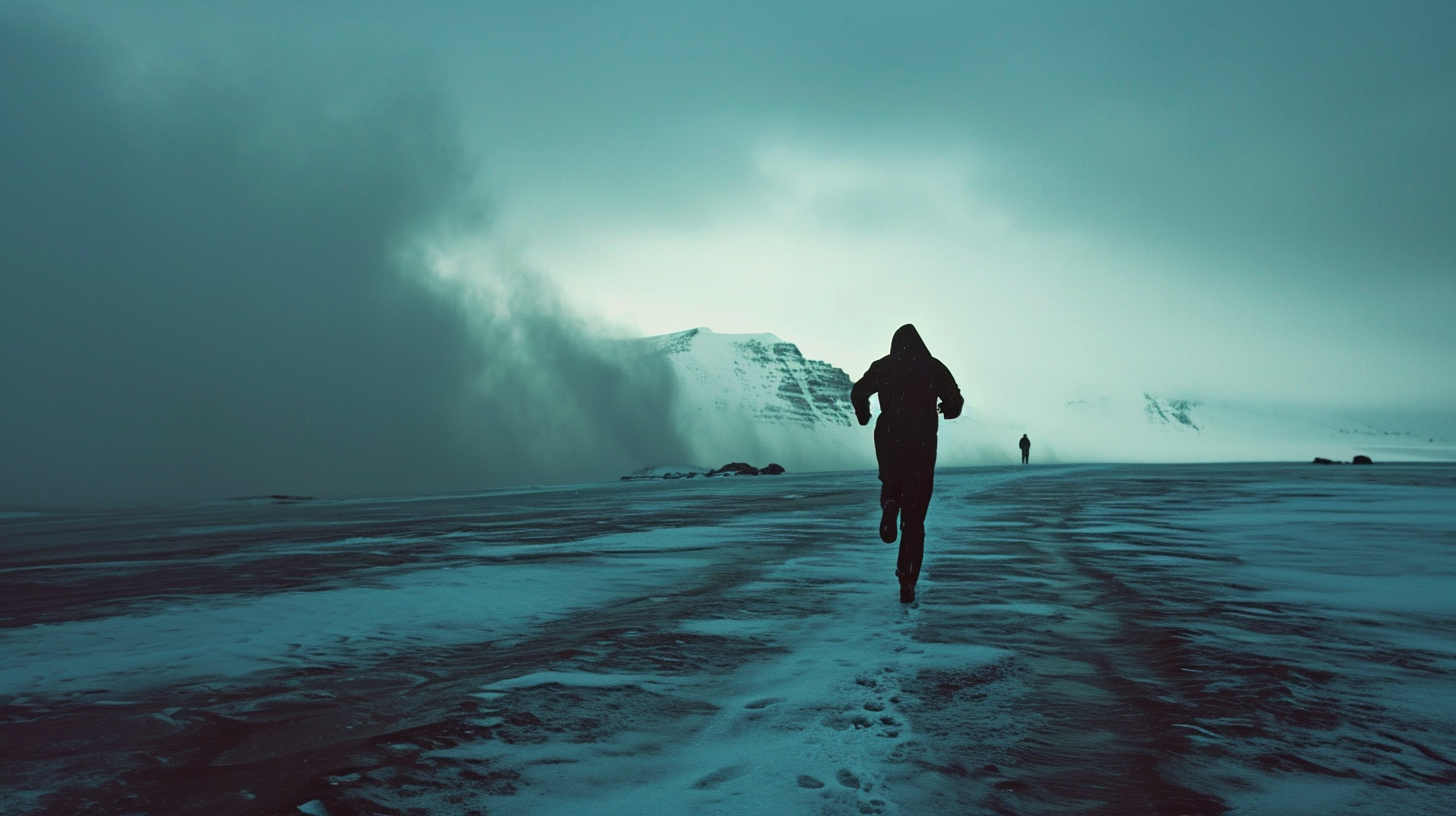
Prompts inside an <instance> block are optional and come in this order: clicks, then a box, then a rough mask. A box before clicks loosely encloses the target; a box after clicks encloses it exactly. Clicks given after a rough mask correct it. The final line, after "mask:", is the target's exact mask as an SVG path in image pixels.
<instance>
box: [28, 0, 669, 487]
mask: <svg viewBox="0 0 1456 816" xmlns="http://www.w3.org/2000/svg"><path fill="white" fill-rule="evenodd" d="M123 57H124V55H120V54H117V53H114V52H113V51H111V50H108V48H107V47H105V46H104V45H103V44H101V43H99V42H97V41H95V40H93V39H90V38H88V37H86V36H81V35H77V34H76V33H74V32H72V31H69V30H66V29H61V28H56V27H54V26H51V25H49V24H47V23H45V22H43V21H39V20H37V19H34V18H29V17H24V16H14V15H12V16H4V15H0V178H3V179H4V184H3V185H0V352H3V353H0V382H3V383H4V388H3V397H0V462H3V465H0V503H3V504H8V505H25V504H38V503H40V504H52V503H117V502H135V501H144V502H149V501H182V500H195V499H208V498H217V497H224V496H232V495H247V494H257V493H273V492H288V493H310V494H321V495H338V494H356V493H404V492H416V491H431V490H444V489H469V488H478V487H488V486H494V485H501V484H511V483H522V482H532V481H563V480H571V479H585V478H600V477H602V476H606V475H612V474H616V473H621V472H626V470H630V469H631V468H633V467H640V466H641V465H643V464H647V463H650V462H654V461H671V460H674V459H676V458H680V453H681V450H682V446H681V444H680V442H679V441H678V440H677V439H676V438H675V437H674V435H673V434H672V433H671V432H670V431H666V432H665V430H664V429H670V428H671V423H670V422H669V421H668V417H669V416H670V410H671V400H672V397H673V385H672V382H673V381H672V379H671V375H670V372H669V371H667V370H666V369H665V368H664V367H662V366H661V365H660V364H657V363H652V362H650V361H643V360H637V359H633V358H630V357H627V356H624V355H623V354H622V353H621V352H619V351H617V350H616V349H617V345H616V344H613V343H610V342H608V341H603V340H601V339H598V337H597V335H596V334H594V333H593V332H592V331H589V330H588V329H587V327H586V324H585V323H584V322H583V321H581V320H580V319H578V318H577V317H575V316H573V315H572V314H571V313H570V312H569V311H568V310H566V309H565V308H563V307H562V306H561V305H560V303H559V301H558V300H557V299H556V298H555V296H554V295H553V294H552V291H551V289H550V287H549V285H548V284H546V283H545V282H544V281H543V280H542V279H541V278H540V277H539V276H535V275H531V274H528V273H524V272H516V273H513V274H510V275H506V276H503V277H501V278H500V279H499V280H497V281H496V282H495V284H494V285H493V286H492V287H486V288H481V287H478V286H477V287H473V288H471V290H470V292H471V293H472V294H471V297H462V293H463V292H464V289H465V287H464V285H463V284H461V283H459V282H449V281H442V280H440V279H438V278H436V277H434V275H433V272H432V270H431V269H430V268H429V266H428V264H427V257H428V255H427V252H426V242H427V241H428V240H429V239H430V238H431V236H440V235H446V234H456V235H458V234H461V233H462V232H465V233H468V232H470V231H471V230H472V229H475V225H478V224H479V223H481V220H482V219H481V218H480V216H479V212H480V209H481V208H480V206H479V204H478V202H477V201H476V200H474V198H473V196H472V193H471V189H470V185H471V180H472V162H471V157H470V156H469V155H468V154H467V153H466V152H465V151H464V150H462V149H461V147H460V145H459V140H458V136H457V133H456V131H455V127H454V124H453V122H452V120H451V117H450V115H449V112H448V110H447V106H445V105H443V104H442V103H441V102H440V99H439V97H438V96H437V95H435V94H432V93H431V91H430V89H429V84H428V83H427V82H425V81H423V80H422V79H420V77H419V76H418V74H417V73H414V72H411V71H409V70H406V69H402V68H391V67H386V68H380V67H379V62H378V61H374V62H368V61H363V62H368V65H369V66H372V67H370V69H369V70H367V71H362V72H352V73H349V74H348V76H347V78H346V77H345V72H342V71H341V72H337V73H328V74H327V75H324V73H323V72H319V71H310V70H308V68H307V66H306V65H305V63H304V62H303V61H300V60H294V61H290V60H288V59H286V58H285V59H275V60H269V61H267V64H268V66H269V67H266V68H265V67H262V63H263V62H264V61H262V60H258V61H256V62H255V64H250V65H244V66H242V67H237V66H232V67H224V66H221V65H201V64H198V62H197V61H195V60H194V61H187V60H181V61H178V60H172V61H170V62H169V61H158V60H153V61H150V62H148V61H145V60H140V59H125V58H123ZM158 64H164V65H165V66H166V67H165V68H158V67H157V65H158ZM482 293H484V294H482Z"/></svg>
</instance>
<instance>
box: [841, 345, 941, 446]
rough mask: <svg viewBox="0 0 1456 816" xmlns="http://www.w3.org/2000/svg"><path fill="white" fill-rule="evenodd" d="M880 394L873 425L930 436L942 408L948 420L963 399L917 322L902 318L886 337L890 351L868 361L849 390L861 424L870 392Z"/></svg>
mask: <svg viewBox="0 0 1456 816" xmlns="http://www.w3.org/2000/svg"><path fill="white" fill-rule="evenodd" d="M875 393H878V394H879V395H880V418H879V420H878V421H877V422H876V423H875V427H876V429H877V430H878V429H884V430H885V431H887V432H889V433H891V434H893V435H894V436H895V437H898V438H902V439H909V438H919V437H923V436H926V435H929V436H932V437H933V436H934V435H935V430H936V426H937V425H938V424H939V419H938V418H937V417H936V400H937V399H938V400H939V401H940V413H942V414H944V415H945V418H946V419H955V418H956V417H958V416H960V415H961V408H962V407H964V405H965V399H964V398H963V397H962V396H961V390H960V388H959V387H958V386H957V385H956V381H955V378H954V377H952V376H951V373H950V370H949V369H947V368H946V367H945V364H944V363H942V362H941V361H939V360H937V359H935V358H934V357H931V356H930V350H929V349H927V348H926V347H925V341H924V340H921V339H920V333H919V332H917V331H915V327H914V326H912V325H910V324H909V323H906V324H905V325H903V326H901V327H900V328H899V329H898V330H896V332H895V337H894V339H892V340H891V341H890V354H889V356H888V357H881V358H880V359H878V360H876V361H874V362H873V363H871V364H870V370H869V371H866V372H865V375H864V376H863V377H861V378H860V380H859V382H857V383H855V384H854V387H853V388H852V389H851V390H850V392H849V401H850V404H852V405H853V406H854V413H855V416H856V417H858V418H859V424H861V425H867V424H869V421H870V395H871V394H875Z"/></svg>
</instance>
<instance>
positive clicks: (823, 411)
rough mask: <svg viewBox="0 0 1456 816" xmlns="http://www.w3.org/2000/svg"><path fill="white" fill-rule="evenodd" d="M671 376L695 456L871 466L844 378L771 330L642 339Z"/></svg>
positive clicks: (801, 466)
mask: <svg viewBox="0 0 1456 816" xmlns="http://www.w3.org/2000/svg"><path fill="white" fill-rule="evenodd" d="M637 342H639V343H642V344H643V345H644V347H645V348H646V349H647V350H649V351H650V352H653V353H660V354H663V355H665V356H666V357H667V359H668V361H669V362H670V363H671V365H672V368H673V371H674V372H675V373H676V374H677V379H678V386H679V389H680V390H679V395H678V396H679V399H678V421H679V427H680V429H681V430H682V431H683V435H684V436H685V437H687V439H688V440H689V445H690V446H691V448H692V452H693V457H694V459H695V461H700V462H713V463H718V462H727V461H749V462H759V461H774V462H779V463H781V464H783V465H784V466H785V467H786V468H788V469H789V470H790V471H805V470H833V469H839V468H863V467H872V466H873V465H874V446H873V442H872V441H871V439H870V436H869V433H868V431H866V430H865V429H862V428H860V427H859V425H858V423H856V422H855V419H854V409H853V408H852V407H851V406H850V404H849V389H850V386H851V384H852V382H851V380H850V378H849V375H848V374H846V373H845V372H844V371H843V370H842V369H840V368H838V367H836V366H833V365H830V364H829V363H825V362H822V361H819V360H809V359H805V357H804V355H803V354H802V353H801V352H800V351H799V347H798V346H796V345H794V344H793V343H788V342H785V341H783V340H780V339H779V338H778V337H776V336H774V335H772V334H718V333H717V332H714V331H711V330H709V329H705V328H697V329H689V330H687V331H682V332H676V333H673V334H664V335H659V336H656V337H647V338H643V339H642V340H640V341H637Z"/></svg>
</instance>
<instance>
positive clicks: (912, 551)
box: [849, 323, 965, 603]
mask: <svg viewBox="0 0 1456 816" xmlns="http://www.w3.org/2000/svg"><path fill="white" fill-rule="evenodd" d="M875 393H878V394H879V395H880V418H879V419H878V420H876V422H875V459H876V460H877V461H878V462H879V465H880V509H881V511H882V513H881V516H880V538H881V539H882V540H883V541H884V542H885V543H886V544H889V543H891V542H893V541H894V540H895V523H896V518H897V517H898V519H899V524H900V531H901V535H900V556H899V559H898V560H897V562H896V564H895V576H896V577H898V578H899V579H900V602H901V603H910V602H912V601H914V600H915V582H916V581H918V580H919V579H920V562H921V560H922V559H923V558H924V555H925V512H926V510H928V509H930V493H931V490H932V489H934V487H935V440H936V437H935V433H936V426H937V425H938V424H939V423H940V420H939V418H938V417H936V412H937V411H939V412H940V413H941V414H944V415H945V418H946V419H955V418H956V417H958V416H960V415H961V408H962V407H963V406H964V405H965V399H963V398H962V397H961V390H960V388H959V387H957V386H956V381H955V377H952V376H951V373H950V370H949V369H947V368H946V367H945V365H944V364H942V363H941V362H940V361H939V360H937V359H935V358H934V357H931V356H930V350H929V349H927V348H926V347H925V342H924V341H923V340H921V339H920V334H919V333H918V332H916V331H915V327H914V326H912V325H910V324H908V323H907V324H905V325H904V326H901V327H900V328H899V329H898V330H896V331H895V337H894V339H892V340H891V341H890V355H889V356H888V357H881V358H880V359H878V360H876V361H875V362H874V363H872V364H871V365H870V370H869V371H866V372H865V375H864V376H863V377H861V378H860V380H859V382H857V383H855V384H854V388H852V389H851V390H850V392H849V401H850V403H851V404H853V405H854V413H855V416H856V417H858V418H859V424H861V425H868V424H869V421H870V395H871V394H875ZM937 399H939V400H940V404H939V405H938V406H937V405H936V400H937Z"/></svg>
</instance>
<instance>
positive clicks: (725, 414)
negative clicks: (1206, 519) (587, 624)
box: [624, 328, 1456, 471]
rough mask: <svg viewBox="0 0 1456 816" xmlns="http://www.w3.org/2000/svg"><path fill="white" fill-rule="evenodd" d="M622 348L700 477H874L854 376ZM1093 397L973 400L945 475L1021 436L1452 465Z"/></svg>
mask: <svg viewBox="0 0 1456 816" xmlns="http://www.w3.org/2000/svg"><path fill="white" fill-rule="evenodd" d="M624 347H625V348H627V349H630V350H636V351H640V352H642V353H644V354H646V355H647V356H649V357H652V356H656V357H659V358H661V359H664V360H666V361H667V363H668V364H669V365H670V367H671V370H672V373H673V376H674V378H675V379H676V387H677V395H678V399H677V402H676V404H675V408H674V413H673V419H674V421H675V423H676V425H677V427H678V428H679V430H680V432H681V435H682V437H683V438H684V439H685V440H686V446H687V450H688V451H689V455H690V457H691V460H692V461H693V462H695V463H697V464H699V465H700V466H701V465H707V466H710V467H713V466H717V465H720V464H722V463H725V462H729V461H748V462H751V463H754V464H758V465H762V464H765V463H767V462H777V463H779V464H782V465H784V466H785V467H787V468H788V469H789V470H790V471H820V470H845V469H866V468H873V467H875V453H874V438H873V433H872V429H873V424H872V425H871V426H869V427H861V426H860V425H859V424H858V422H856V420H855V417H854V410H853V408H852V407H851V406H850V404H849V389H850V386H851V384H852V382H853V380H854V379H855V378H857V377H858V374H855V375H853V376H852V375H850V374H849V373H848V372H846V371H844V370H843V369H841V368H839V367H837V366H834V365H831V364H830V363H827V362H824V361H821V360H812V359H807V358H805V356H804V355H803V353H802V352H801V351H800V350H799V347H798V346H797V345H796V344H794V343H792V342H789V341H787V340H784V339H782V338H780V337H778V336H777V335H773V334H722V333H718V332H714V331H712V330H711V329H708V328H696V329H689V330H687V331H681V332H674V333H672V334H665V335H658V336H655V337H649V338H644V339H642V340H633V341H628V342H627V343H625V344H624ZM866 367H868V363H866ZM952 373H953V374H956V375H957V376H963V375H962V372H956V371H953V372H952ZM971 373H972V374H974V372H971ZM967 385H968V384H967V383H966V382H965V380H964V379H963V380H962V381H961V386H962V390H963V391H967V390H969V391H970V393H971V394H973V395H974V394H976V393H977V392H978V391H979V390H980V389H978V388H975V387H974V385H973V384H972V386H971V387H970V388H969V389H968V388H967ZM1099 393H1100V394H1101V395H1100V396H1096V397H1093V398H1091V399H1085V398H1083V399H1041V400H1039V399H1036V398H1035V397H1033V398H1026V397H1025V395H1019V394H1012V395H1009V398H1008V395H998V396H999V399H996V400H986V401H983V402H968V403H967V406H966V409H965V412H964V413H963V414H962V415H961V416H960V417H959V418H957V419H955V420H941V422H940V431H939V451H938V462H939V464H940V465H941V466H944V467H957V466H967V465H1004V464H1011V463H1013V462H1017V461H1019V456H1020V451H1019V449H1018V448H1017V442H1018V441H1019V439H1020V437H1021V434H1023V433H1026V434H1029V435H1030V437H1031V439H1032V461H1033V462H1035V463H1037V464H1048V463H1050V464H1059V463H1070V462H1258V461H1265V462H1267V461H1284V462H1307V461H1310V460H1311V459H1313V458H1314V457H1316V456H1321V457H1325V458H1331V459H1337V460H1343V461H1349V460H1350V459H1352V458H1353V457H1354V456H1355V455H1357V454H1365V455H1368V456H1373V457H1374V458H1377V459H1383V460H1408V461H1422V460H1426V461H1430V460H1444V459H1451V458H1453V456H1456V439H1452V438H1450V437H1445V436H1442V437H1433V436H1427V435H1425V434H1418V433H1417V432H1415V431H1413V430H1410V429H1409V428H1407V427H1405V426H1401V425H1398V424H1397V425H1389V424H1372V423H1371V422H1369V421H1365V420H1362V419H1360V418H1357V417H1352V416H1348V415H1342V414H1340V413H1338V412H1324V413H1319V412H1311V411H1308V410H1304V411H1301V410H1298V409H1292V408H1288V407H1271V406H1267V405H1258V404H1253V405H1251V404H1241V403H1238V402H1236V401H1231V400H1210V401H1207V402H1205V401H1203V400H1198V399H1187V398H1182V397H1177V396H1166V395H1156V394H1152V393H1149V392H1146V391H1143V392H1137V391H1128V390H1127V389H1117V388H1109V389H1105V390H1103V391H1101V392H1099ZM1018 398H1019V399H1018ZM659 464H672V465H680V464H682V463H679V462H663V463H659Z"/></svg>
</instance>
